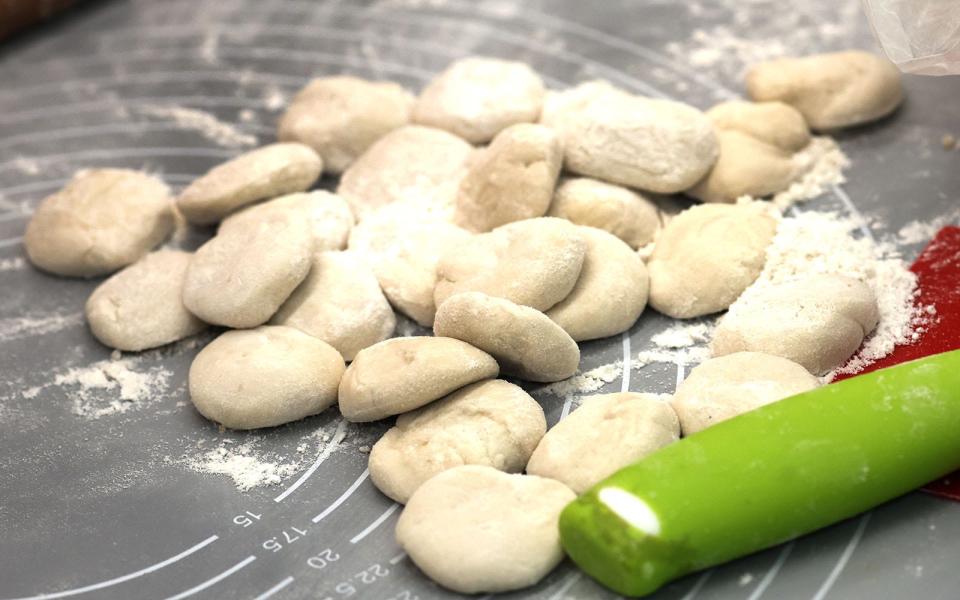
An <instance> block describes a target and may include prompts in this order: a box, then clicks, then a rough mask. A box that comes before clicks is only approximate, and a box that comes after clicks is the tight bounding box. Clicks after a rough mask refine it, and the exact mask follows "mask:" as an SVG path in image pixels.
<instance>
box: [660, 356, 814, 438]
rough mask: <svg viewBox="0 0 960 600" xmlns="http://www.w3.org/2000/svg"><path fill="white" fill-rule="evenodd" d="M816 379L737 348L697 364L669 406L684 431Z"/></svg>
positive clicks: (794, 366)
mask: <svg viewBox="0 0 960 600" xmlns="http://www.w3.org/2000/svg"><path fill="white" fill-rule="evenodd" d="M817 385H819V381H818V380H817V378H816V377H814V376H813V375H811V374H810V373H809V372H808V371H807V370H806V369H805V368H803V366H801V365H798V364H797V363H795V362H793V361H791V360H787V359H785V358H781V357H779V356H773V355H772V354H764V353H762V352H735V353H733V354H728V355H726V356H720V357H717V358H711V359H710V360H708V361H706V362H703V363H701V364H700V365H699V366H697V367H695V368H694V369H693V370H692V371H690V374H689V375H688V376H687V378H686V379H684V380H683V382H682V383H681V384H680V385H678V386H677V391H676V392H675V393H674V395H673V399H672V400H671V401H670V404H671V405H672V406H673V409H674V410H675V411H676V412H677V416H678V417H680V428H681V429H682V430H683V435H691V434H694V433H696V432H698V431H700V430H702V429H706V428H707V427H710V426H711V425H716V424H717V423H719V422H721V421H726V420H727V419H731V418H733V417H735V416H737V415H741V414H743V413H745V412H749V411H751V410H754V409H757V408H760V407H761V406H765V405H767V404H770V403H772V402H776V401H777V400H782V399H784V398H787V397H789V396H794V395H796V394H800V393H803V392H806V391H809V390H812V389H814V388H815V387H817Z"/></svg>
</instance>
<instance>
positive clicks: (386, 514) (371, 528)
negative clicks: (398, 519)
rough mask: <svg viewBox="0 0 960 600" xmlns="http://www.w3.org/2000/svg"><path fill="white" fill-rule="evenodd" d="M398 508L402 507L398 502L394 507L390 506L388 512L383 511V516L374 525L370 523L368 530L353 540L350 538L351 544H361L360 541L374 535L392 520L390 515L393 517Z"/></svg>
mask: <svg viewBox="0 0 960 600" xmlns="http://www.w3.org/2000/svg"><path fill="white" fill-rule="evenodd" d="M398 508H400V505H399V504H397V503H396V502H394V503H393V504H392V505H390V508H388V509H387V510H385V511H383V514H382V515H380V516H379V517H377V518H376V520H374V522H373V523H370V524H369V525H367V528H366V529H364V530H363V531H361V532H360V533H358V534H357V535H355V536H353V537H352V538H350V543H351V544H356V543H357V542H359V541H360V540H362V539H363V538H365V537H367V536H368V535H370V534H371V533H373V532H374V530H375V529H376V528H377V527H380V525H382V524H383V522H384V521H386V520H387V519H389V518H390V515H392V514H393V513H394V512H396V510H397V509H398Z"/></svg>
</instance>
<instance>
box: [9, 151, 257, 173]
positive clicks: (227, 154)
mask: <svg viewBox="0 0 960 600" xmlns="http://www.w3.org/2000/svg"><path fill="white" fill-rule="evenodd" d="M237 154H239V152H238V151H237V150H227V149H225V148H172V147H148V148H143V147H137V148H114V149H112V150H81V151H78V152H65V153H62V154H47V155H44V156H39V157H35V158H36V159H37V160H42V161H55V160H60V159H70V158H115V157H123V158H126V157H136V158H144V157H152V156H181V157H182V156H196V157H202V158H217V159H221V160H223V159H228V158H233V157H234V156H236V155H237ZM16 162H17V160H16V159H13V160H8V161H6V162H2V163H0V171H3V170H5V169H10V168H12V167H13V165H14V164H15V163H16Z"/></svg>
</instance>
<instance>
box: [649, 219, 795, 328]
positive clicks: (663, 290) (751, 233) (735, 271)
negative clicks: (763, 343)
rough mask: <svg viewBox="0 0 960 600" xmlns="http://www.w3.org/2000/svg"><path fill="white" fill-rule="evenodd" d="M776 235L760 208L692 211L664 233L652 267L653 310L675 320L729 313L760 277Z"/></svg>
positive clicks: (676, 220) (771, 224)
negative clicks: (724, 311) (729, 307)
mask: <svg viewBox="0 0 960 600" xmlns="http://www.w3.org/2000/svg"><path fill="white" fill-rule="evenodd" d="M776 230H777V220H776V219H775V218H774V217H773V216H772V215H771V213H770V212H769V209H768V208H767V207H766V206H764V205H763V204H762V203H760V202H753V203H750V204H703V205H699V206H693V207H691V208H688V209H687V210H685V211H683V212H682V213H680V214H679V215H678V216H676V217H674V218H673V219H672V220H671V221H670V222H669V223H668V224H667V226H666V227H664V229H663V231H662V232H661V233H660V237H658V238H657V244H656V246H655V247H654V249H653V254H652V255H651V256H650V260H649V261H648V262H647V269H648V270H649V272H650V305H651V306H652V307H653V308H655V309H656V310H658V311H659V312H661V313H663V314H665V315H668V316H670V317H674V318H676V319H690V318H693V317H699V316H702V315H709V314H711V313H715V312H718V311H721V310H724V309H725V308H727V307H728V306H730V305H731V304H732V303H733V301H734V300H736V299H737V298H738V297H739V296H740V294H742V293H743V291H744V290H745V289H747V287H748V286H749V285H750V284H751V283H753V282H754V280H756V278H757V277H758V276H759V275H760V271H762V270H763V265H764V263H765V262H766V256H767V247H768V246H769V245H770V242H772V241H773V236H774V234H775V233H776Z"/></svg>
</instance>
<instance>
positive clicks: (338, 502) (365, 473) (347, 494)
mask: <svg viewBox="0 0 960 600" xmlns="http://www.w3.org/2000/svg"><path fill="white" fill-rule="evenodd" d="M369 476H370V469H364V470H363V473H360V476H359V477H357V480H356V481H354V482H353V483H352V484H350V487H348V488H347V491H345V492H344V493H343V494H341V495H340V497H339V498H337V499H336V500H334V501H333V504H331V505H330V506H328V507H326V508H325V509H323V512H322V513H320V514H319V515H317V516H315V517H314V518H313V519H312V520H313V522H314V523H319V522H320V521H322V520H324V519H325V518H327V517H328V516H329V515H330V513H332V512H333V511H335V510H337V508H339V507H340V505H341V504H343V503H344V502H346V501H347V498H349V497H350V496H352V495H353V493H354V492H355V491H357V488H358V487H360V484H361V483H363V482H364V480H365V479H366V478H367V477H369Z"/></svg>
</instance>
